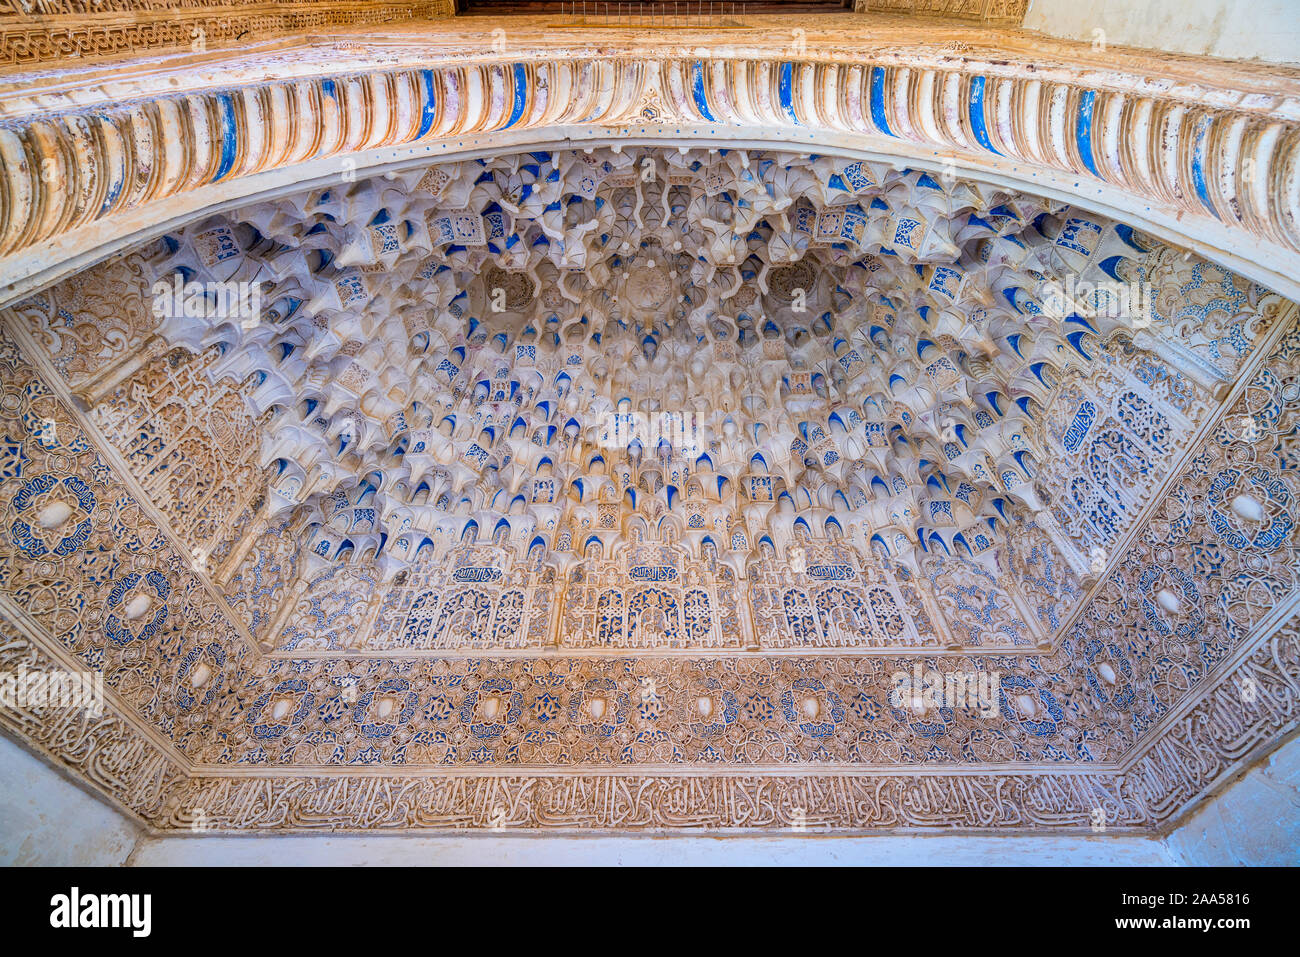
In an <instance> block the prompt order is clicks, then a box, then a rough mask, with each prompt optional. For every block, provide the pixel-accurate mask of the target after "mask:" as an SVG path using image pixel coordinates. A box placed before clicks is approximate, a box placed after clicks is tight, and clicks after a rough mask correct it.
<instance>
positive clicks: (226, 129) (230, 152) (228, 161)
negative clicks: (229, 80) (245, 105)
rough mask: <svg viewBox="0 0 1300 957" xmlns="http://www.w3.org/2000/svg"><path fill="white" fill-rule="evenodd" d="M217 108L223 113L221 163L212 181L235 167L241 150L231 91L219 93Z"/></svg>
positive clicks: (215, 180)
mask: <svg viewBox="0 0 1300 957" xmlns="http://www.w3.org/2000/svg"><path fill="white" fill-rule="evenodd" d="M217 109H218V110H219V111H220V113H221V165H220V166H218V167H217V173H216V175H215V176H213V177H212V181H213V182H214V183H215V182H218V181H220V180H221V179H222V178H223V177H224V176H225V175H226V174H227V173H229V172H230V171H231V169H233V168H234V165H235V153H237V152H238V150H239V129H238V128H237V127H236V125H235V104H234V101H232V100H231V99H230V94H229V93H218V94H217Z"/></svg>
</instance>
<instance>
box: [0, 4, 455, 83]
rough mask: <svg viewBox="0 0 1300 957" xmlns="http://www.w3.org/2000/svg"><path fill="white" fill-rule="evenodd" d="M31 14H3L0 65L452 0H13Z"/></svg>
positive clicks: (268, 31) (432, 12) (224, 42)
mask: <svg viewBox="0 0 1300 957" xmlns="http://www.w3.org/2000/svg"><path fill="white" fill-rule="evenodd" d="M14 2H16V3H17V4H19V5H20V6H21V7H23V8H26V7H35V8H36V9H34V10H33V11H31V12H19V13H12V12H10V13H0V69H2V68H5V67H8V68H23V67H30V66H35V65H43V64H54V63H59V62H61V61H65V62H66V61H67V60H69V59H83V58H84V59H87V60H89V59H95V58H102V57H113V56H121V55H124V54H125V55H129V54H133V53H137V54H138V53H145V52H148V53H158V52H174V51H191V52H198V53H201V52H205V51H206V50H208V49H209V48H218V47H230V46H233V45H234V44H237V43H241V42H242V41H243V40H244V38H245V37H249V36H252V37H256V38H258V39H264V38H266V37H271V36H285V35H290V34H295V33H302V32H304V31H307V30H319V29H322V28H323V29H331V28H337V27H343V26H349V25H352V24H364V25H379V24H384V23H392V22H395V21H396V22H400V21H404V20H405V21H409V20H433V19H437V18H439V17H450V16H452V15H453V11H452V3H451V0H424V2H420V3H415V4H411V3H365V2H352V3H332V2H327V0H297V2H285V0H224V2H222V0H218V2H204V0H189V2H187V0H153V2H149V0H144V2H142V0H14Z"/></svg>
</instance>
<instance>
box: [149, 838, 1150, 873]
mask: <svg viewBox="0 0 1300 957" xmlns="http://www.w3.org/2000/svg"><path fill="white" fill-rule="evenodd" d="M287 860H291V861H293V862H295V863H297V864H331V865H339V864H358V865H368V864H444V865H459V864H468V865H496V864H513V865H548V866H561V867H562V866H569V865H578V866H590V865H615V866H656V865H668V866H678V867H692V866H700V865H745V866H751V867H753V866H764V865H776V866H801V865H821V866H837V865H866V864H874V865H917V864H936V865H938V864H946V865H958V866H966V865H973V866H988V865H993V864H1006V865H1021V866H1031V865H1064V864H1069V865H1082V864H1093V865H1105V864H1112V865H1129V866H1144V865H1147V866H1149V865H1157V866H1159V865H1168V864H1170V863H1172V861H1171V860H1170V858H1169V856H1168V852H1167V850H1166V849H1165V847H1164V846H1163V845H1162V844H1161V843H1160V842H1158V841H1152V840H1145V839H1142V838H1135V837H1130V838H1120V837H1117V838H1087V837H1085V838H1077V837H892V836H882V837H863V838H818V837H812V836H807V837H795V836H789V837H721V838H706V837H676V836H674V837H658V838H656V837H627V838H608V837H577V836H575V837H536V838H533V837H514V838H512V837H495V836H489V835H475V836H472V837H449V838H423V837H405V838H404V837H369V836H348V837H325V836H321V837H274V838H259V837H230V838H221V837H193V838H184V837H166V838H153V839H145V840H143V841H141V843H140V846H139V848H138V849H137V850H136V853H135V854H134V856H133V857H132V858H131V863H132V864H137V865H146V864H151V865H167V864H192V863H198V862H202V863H204V864H223V865H227V864H229V865H243V866H249V865H261V864H270V863H274V862H277V861H287Z"/></svg>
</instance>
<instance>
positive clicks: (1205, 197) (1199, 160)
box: [1192, 116, 1219, 219]
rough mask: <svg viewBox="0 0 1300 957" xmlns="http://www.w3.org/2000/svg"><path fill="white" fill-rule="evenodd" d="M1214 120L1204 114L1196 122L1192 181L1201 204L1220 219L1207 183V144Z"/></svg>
mask: <svg viewBox="0 0 1300 957" xmlns="http://www.w3.org/2000/svg"><path fill="white" fill-rule="evenodd" d="M1212 122H1213V118H1212V117H1209V116H1203V117H1201V119H1200V122H1198V123H1197V124H1196V141H1195V147H1194V148H1193V149H1192V183H1193V184H1194V185H1195V186H1196V195H1197V196H1199V197H1200V198H1201V205H1202V206H1204V207H1205V208H1206V209H1208V210H1209V211H1210V215H1212V216H1213V217H1214V218H1215V219H1218V218H1219V213H1218V211H1217V210H1216V209H1215V208H1214V204H1213V203H1212V202H1210V191H1209V189H1208V188H1207V187H1206V184H1205V144H1206V142H1207V141H1208V140H1209V138H1210V123H1212Z"/></svg>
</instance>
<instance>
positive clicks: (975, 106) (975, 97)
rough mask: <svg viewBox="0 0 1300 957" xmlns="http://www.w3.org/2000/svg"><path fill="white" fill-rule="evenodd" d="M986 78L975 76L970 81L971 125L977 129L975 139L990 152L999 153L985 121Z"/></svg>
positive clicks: (999, 154)
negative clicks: (990, 137)
mask: <svg viewBox="0 0 1300 957" xmlns="http://www.w3.org/2000/svg"><path fill="white" fill-rule="evenodd" d="M986 82H987V81H986V79H985V78H984V77H982V76H977V77H973V78H972V79H971V82H970V125H971V128H972V129H973V130H974V131H975V140H976V142H978V143H979V145H980V146H982V147H984V148H985V149H986V150H988V151H989V152H990V153H997V155H998V156H1001V155H1002V154H1001V153H998V151H997V149H996V148H994V146H993V141H992V140H991V139H989V128H988V124H987V123H985V121H984V84H985V83H986Z"/></svg>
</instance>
